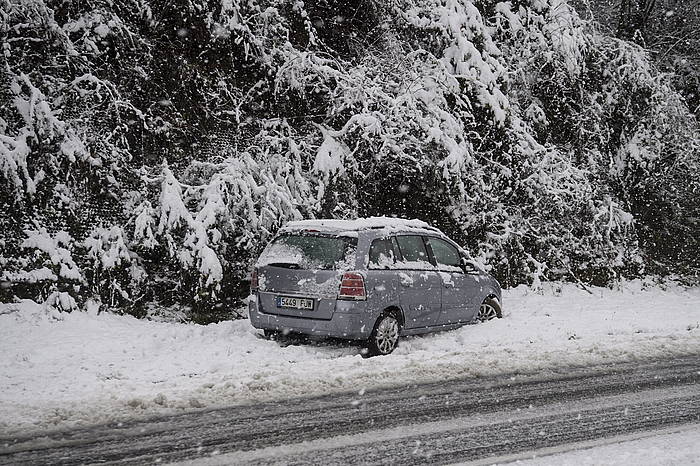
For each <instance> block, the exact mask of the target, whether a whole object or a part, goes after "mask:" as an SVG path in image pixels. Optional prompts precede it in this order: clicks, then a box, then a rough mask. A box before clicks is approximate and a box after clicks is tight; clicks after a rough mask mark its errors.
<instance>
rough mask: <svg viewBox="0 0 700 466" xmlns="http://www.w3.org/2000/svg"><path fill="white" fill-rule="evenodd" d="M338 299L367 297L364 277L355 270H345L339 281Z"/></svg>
mask: <svg viewBox="0 0 700 466" xmlns="http://www.w3.org/2000/svg"><path fill="white" fill-rule="evenodd" d="M338 299H358V300H359V299H367V293H366V292H365V278H364V277H363V276H362V275H360V274H359V273H357V272H346V273H344V274H343V279H342V280H341V281H340V291H339V292H338Z"/></svg>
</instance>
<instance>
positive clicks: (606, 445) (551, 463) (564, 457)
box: [504, 425, 700, 466]
mask: <svg viewBox="0 0 700 466" xmlns="http://www.w3.org/2000/svg"><path fill="white" fill-rule="evenodd" d="M698 439H700V426H697V425H692V426H684V427H677V428H673V429H668V430H666V431H663V432H644V433H641V434H634V435H629V436H626V437H623V438H613V439H605V440H602V441H596V442H589V444H587V445H576V448H571V446H569V445H567V446H564V447H562V448H571V449H570V450H569V451H565V452H557V451H556V450H557V448H553V449H551V450H552V451H549V452H547V453H544V454H542V453H540V454H539V455H533V456H532V457H531V458H529V459H527V460H518V461H514V462H509V463H504V464H510V465H517V466H569V465H570V466H598V465H601V464H604V465H606V466H618V465H619V466H628V465H630V464H643V465H645V466H671V465H685V466H689V465H698V464H700V442H698Z"/></svg>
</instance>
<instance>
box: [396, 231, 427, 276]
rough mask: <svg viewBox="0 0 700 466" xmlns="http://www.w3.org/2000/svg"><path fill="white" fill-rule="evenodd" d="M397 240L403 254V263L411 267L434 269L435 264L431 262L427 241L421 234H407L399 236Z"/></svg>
mask: <svg viewBox="0 0 700 466" xmlns="http://www.w3.org/2000/svg"><path fill="white" fill-rule="evenodd" d="M396 241H397V242H398V243H399V249H400V250H401V255H402V256H403V265H404V266H405V267H406V268H409V269H432V268H433V264H431V263H430V259H429V257H428V251H427V250H426V249H425V243H424V242H423V238H422V237H421V236H416V235H405V236H397V237H396Z"/></svg>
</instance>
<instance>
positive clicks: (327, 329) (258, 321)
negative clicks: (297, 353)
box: [248, 296, 374, 340]
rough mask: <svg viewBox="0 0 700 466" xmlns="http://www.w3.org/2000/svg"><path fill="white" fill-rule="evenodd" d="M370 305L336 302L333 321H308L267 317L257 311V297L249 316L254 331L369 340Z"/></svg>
mask: <svg viewBox="0 0 700 466" xmlns="http://www.w3.org/2000/svg"><path fill="white" fill-rule="evenodd" d="M366 305H367V303H366V302H364V301H362V302H360V301H342V300H339V301H337V304H336V309H335V312H333V315H332V317H331V319H330V320H321V319H311V318H305V317H289V316H281V315H276V314H266V313H264V312H260V311H259V310H258V301H257V296H252V297H251V298H250V300H249V301H248V316H249V318H250V323H251V324H252V325H253V327H255V328H259V329H265V330H277V331H285V330H286V331H290V332H296V333H302V334H304V335H314V336H322V337H333V338H344V339H347V340H366V339H368V338H369V336H370V333H372V328H373V326H374V321H373V320H372V318H371V316H370V315H369V313H368V312H366V307H367V306H366Z"/></svg>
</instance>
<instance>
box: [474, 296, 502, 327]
mask: <svg viewBox="0 0 700 466" xmlns="http://www.w3.org/2000/svg"><path fill="white" fill-rule="evenodd" d="M497 317H498V318H499V319H500V318H501V317H503V314H502V313H501V305H500V304H498V301H496V300H495V299H494V298H486V299H485V300H484V302H483V303H481V306H479V313H478V314H477V315H476V318H477V320H478V321H479V322H486V321H489V320H491V319H495V318H497Z"/></svg>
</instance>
